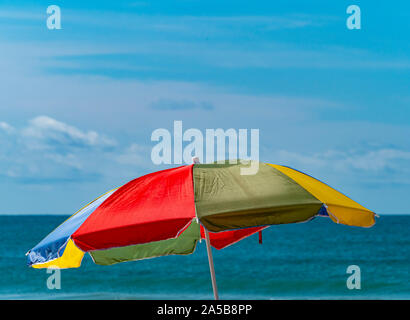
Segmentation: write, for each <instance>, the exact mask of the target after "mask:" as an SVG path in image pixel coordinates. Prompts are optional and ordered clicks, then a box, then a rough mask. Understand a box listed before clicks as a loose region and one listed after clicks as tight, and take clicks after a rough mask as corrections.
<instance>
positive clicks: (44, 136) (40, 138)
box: [22, 116, 116, 149]
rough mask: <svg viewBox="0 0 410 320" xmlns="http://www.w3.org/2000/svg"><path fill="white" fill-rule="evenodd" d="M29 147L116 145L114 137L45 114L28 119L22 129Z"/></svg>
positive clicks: (107, 146) (105, 146)
mask: <svg viewBox="0 0 410 320" xmlns="http://www.w3.org/2000/svg"><path fill="white" fill-rule="evenodd" d="M22 136H23V137H24V138H25V141H26V142H27V146H28V147H29V148H40V149H43V148H44V149H50V148H54V147H56V146H57V147H61V146H63V147H70V148H72V147H77V148H88V147H91V148H92V147H101V148H110V147H113V146H115V145H116V141H115V140H114V139H110V138H107V137H105V136H103V135H100V134H98V133H97V132H95V131H87V132H85V131H81V130H80V129H78V128H76V127H74V126H71V125H68V124H66V123H63V122H60V121H57V120H55V119H53V118H50V117H47V116H39V117H36V118H34V119H32V120H30V123H29V126H28V127H26V128H25V129H24V130H23V131H22Z"/></svg>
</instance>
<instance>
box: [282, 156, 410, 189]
mask: <svg viewBox="0 0 410 320" xmlns="http://www.w3.org/2000/svg"><path fill="white" fill-rule="evenodd" d="M276 159H278V160H279V161H283V162H285V163H287V164H291V165H292V166H295V168H296V169H298V168H304V169H309V170H314V171H316V170H318V169H320V170H336V171H338V172H350V173H351V172H361V173H365V174H367V175H369V176H371V175H380V174H384V173H386V172H388V173H389V174H392V175H393V174H394V173H400V174H401V175H403V173H404V172H408V171H410V166H409V163H410V162H409V160H410V151H406V150H399V149H394V148H379V149H376V150H353V149H352V150H348V151H337V150H327V151H325V152H320V153H313V154H301V153H297V152H290V151H286V150H281V151H278V152H277V154H276ZM407 180H408V179H406V181H407Z"/></svg>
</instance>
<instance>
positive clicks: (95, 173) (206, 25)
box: [0, 0, 410, 214]
mask: <svg viewBox="0 0 410 320" xmlns="http://www.w3.org/2000/svg"><path fill="white" fill-rule="evenodd" d="M50 4H55V5H58V6H60V8H61V23H62V30H48V29H47V28H46V18H47V15H46V8H47V6H48V5H50ZM351 4H356V5H359V6H360V8H361V14H362V29H361V30H348V29H347V28H346V19H347V17H348V14H346V8H347V7H348V6H349V5H351ZM0 28H1V32H0V192H1V194H2V200H3V201H1V204H0V213H3V214H32V213H33V214H34V213H45V214H70V213H72V212H74V211H76V210H77V209H78V208H80V207H81V206H82V205H84V204H86V203H88V202H89V201H90V200H92V199H93V198H95V197H97V196H99V195H100V194H101V193H103V192H105V191H107V190H109V189H111V188H112V187H116V186H119V185H121V184H123V183H125V182H127V181H128V180H131V179H133V178H135V177H137V176H139V175H142V174H144V173H148V172H151V171H154V170H159V169H162V167H157V166H154V165H153V164H152V162H151V160H150V153H151V148H152V147H153V146H154V143H153V142H151V140H150V137H151V133H152V131H153V130H155V129H157V128H167V129H169V130H171V129H172V125H173V121H174V120H182V121H183V126H184V129H188V128H198V129H201V130H205V129H206V128H215V129H216V128H223V129H229V128H236V129H239V128H247V129H251V128H256V129H259V130H260V159H261V160H262V161H266V162H271V163H278V164H285V165H290V166H292V167H295V168H297V169H299V170H302V171H305V172H307V173H310V174H312V175H313V176H315V177H317V178H319V179H322V180H323V181H326V182H328V183H329V184H330V185H332V186H334V187H336V188H337V189H339V190H341V191H343V192H344V193H346V194H348V195H350V196H351V197H352V198H353V199H355V200H357V201H358V202H360V203H362V204H363V205H365V206H367V207H368V208H369V209H372V210H374V211H376V212H378V213H382V214H383V213H386V214H387V213H409V210H408V207H409V205H410V197H409V196H408V194H409V193H410V141H409V136H410V123H409V120H410V91H409V88H410V41H409V36H408V34H409V29H410V4H409V3H407V2H405V1H397V2H394V3H392V4H390V5H386V3H385V2H382V1H353V0H351V1H311V2H307V1H293V0H292V1H256V2H255V1H253V2H252V1H209V0H208V1H193V0H190V1H188V0H187V1H152V2H150V1H58V2H55V3H54V2H53V3H50V2H48V1H19V2H18V4H17V3H16V2H15V1H2V2H1V4H0Z"/></svg>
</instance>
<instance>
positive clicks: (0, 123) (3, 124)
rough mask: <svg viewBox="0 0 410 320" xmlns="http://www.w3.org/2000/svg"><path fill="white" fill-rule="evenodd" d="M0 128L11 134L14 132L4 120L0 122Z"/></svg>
mask: <svg viewBox="0 0 410 320" xmlns="http://www.w3.org/2000/svg"><path fill="white" fill-rule="evenodd" d="M0 130H3V131H4V132H5V133H7V134H12V133H13V132H14V128H13V127H12V126H11V125H9V124H8V123H6V122H3V121H1V122H0Z"/></svg>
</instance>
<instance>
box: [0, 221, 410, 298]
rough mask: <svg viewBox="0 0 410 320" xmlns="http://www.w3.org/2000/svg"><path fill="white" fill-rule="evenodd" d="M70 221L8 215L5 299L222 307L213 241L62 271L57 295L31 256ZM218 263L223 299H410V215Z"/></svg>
mask: <svg viewBox="0 0 410 320" xmlns="http://www.w3.org/2000/svg"><path fill="white" fill-rule="evenodd" d="M65 219H66V217H64V216H61V215H60V216H51V215H31V216H21V215H20V216H0V226H1V233H0V240H1V241H0V243H1V246H0V299H212V298H213V294H212V286H211V280H210V275H209V266H208V260H207V256H206V246H205V242H204V241H202V242H201V243H198V246H197V249H196V251H195V252H194V253H193V254H192V255H188V256H168V257H160V258H154V259H147V260H142V261H134V262H125V263H120V264H117V265H113V266H98V265H95V264H94V263H93V262H92V260H91V258H90V257H89V256H88V255H86V256H85V258H84V260H83V264H82V266H81V267H80V268H78V269H68V270H62V271H61V289H54V290H50V289H48V288H47V279H48V277H50V276H52V274H49V273H47V271H46V270H44V269H32V268H29V267H27V265H26V257H25V253H26V252H27V251H28V250H29V249H30V248H32V247H33V246H34V245H36V244H37V243H38V242H39V241H40V240H41V239H42V238H44V237H45V236H46V235H47V234H48V233H49V232H50V231H52V230H53V229H54V228H55V227H56V226H57V225H59V224H60V223H61V222H62V221H64V220H65ZM213 254H214V263H215V272H216V280H217V284H218V290H219V295H220V298H221V299H410V216H405V215H402V216H399V215H383V216H381V217H380V218H378V219H377V221H376V225H375V226H374V227H372V228H369V229H366V228H357V227H347V226H343V225H337V224H335V223H333V222H331V221H330V220H329V219H328V218H322V217H317V218H316V219H313V220H312V221H309V222H306V223H298V224H289V225H277V226H271V227H270V228H268V229H267V230H264V232H263V244H259V243H258V235H253V236H251V237H249V238H247V239H244V240H242V241H240V242H239V243H236V244H234V245H232V246H230V247H228V248H225V249H223V250H215V249H214V250H213ZM350 265H356V266H358V267H359V268H360V280H361V281H360V282H361V288H360V289H348V288H347V285H346V282H347V279H348V277H349V276H351V275H350V274H347V273H346V270H347V268H348V267H349V266H350ZM356 275H357V273H356Z"/></svg>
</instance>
